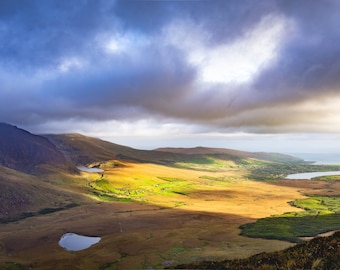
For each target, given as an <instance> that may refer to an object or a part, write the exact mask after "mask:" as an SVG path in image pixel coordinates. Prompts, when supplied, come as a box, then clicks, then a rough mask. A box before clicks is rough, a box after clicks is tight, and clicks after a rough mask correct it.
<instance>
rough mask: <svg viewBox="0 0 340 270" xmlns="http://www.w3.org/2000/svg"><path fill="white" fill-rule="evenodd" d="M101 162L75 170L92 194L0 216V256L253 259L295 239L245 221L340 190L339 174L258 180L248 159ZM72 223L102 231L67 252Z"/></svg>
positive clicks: (39, 263)
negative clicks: (201, 164)
mask: <svg viewBox="0 0 340 270" xmlns="http://www.w3.org/2000/svg"><path fill="white" fill-rule="evenodd" d="M102 168H103V169H104V170H105V174H104V175H101V174H89V173H82V175H80V176H79V177H78V178H77V179H74V178H72V185H71V186H72V188H70V190H72V192H75V193H80V192H84V193H85V194H87V195H86V196H87V197H89V198H90V200H88V202H86V203H82V204H81V205H79V206H77V207H73V208H70V209H66V210H61V211H57V212H54V213H49V214H46V215H39V216H35V217H31V218H26V219H22V220H19V221H16V222H11V223H8V224H1V225H0V262H2V263H5V262H16V263H20V264H22V265H24V266H29V267H31V268H32V269H159V268H166V267H175V266H176V265H178V264H184V263H193V262H199V261H203V260H214V261H220V260H224V259H238V258H246V257H249V256H251V255H254V254H257V253H260V252H269V251H275V250H282V249H285V248H287V247H290V246H293V245H295V244H292V243H289V242H286V241H279V240H266V239H260V238H249V237H245V236H242V235H240V228H239V227H240V225H242V224H246V223H251V222H255V221H256V220H257V219H259V218H264V217H268V216H270V215H277V214H283V213H285V212H292V211H295V212H299V211H303V210H302V209H298V208H296V207H293V206H291V205H289V204H288V202H290V201H293V200H296V199H303V198H306V196H305V194H330V191H331V193H332V194H333V195H337V194H340V182H337V181H336V182H332V183H331V184H330V183H329V182H327V181H294V180H280V181H275V182H259V181H250V180H248V179H247V178H246V176H245V174H244V172H243V171H242V169H240V168H234V169H229V170H227V171H222V170H217V171H208V170H205V171H201V170H189V169H185V168H174V167H167V166H162V165H155V164H136V163H126V164H120V166H118V167H117V166H112V164H109V163H107V164H103V165H102ZM70 181H71V180H70ZM54 184H56V183H54ZM58 185H59V186H60V187H62V188H67V187H68V186H69V183H67V181H66V180H64V181H63V182H61V183H58ZM117 198H118V199H117ZM67 232H73V233H78V234H82V235H89V236H100V237H102V240H101V242H99V243H98V244H96V245H94V246H92V247H91V248H89V249H87V250H83V251H78V252H68V251H66V250H64V249H62V248H61V247H60V246H59V245H58V241H59V239H60V237H61V236H62V235H63V234H64V233H67ZM19 269H20V268H19ZM23 269H24V268H23Z"/></svg>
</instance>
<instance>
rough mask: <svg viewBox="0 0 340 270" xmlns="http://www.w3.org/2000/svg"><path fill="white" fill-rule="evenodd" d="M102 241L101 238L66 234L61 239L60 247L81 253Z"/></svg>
mask: <svg viewBox="0 0 340 270" xmlns="http://www.w3.org/2000/svg"><path fill="white" fill-rule="evenodd" d="M100 240H101V238H100V237H90V236H83V235H79V234H76V233H66V234H64V235H63V236H62V237H61V238H60V240H59V246H61V247H63V248H64V249H66V250H67V251H79V250H83V249H87V248H89V247H90V246H92V245H94V244H97V243H98V242H99V241H100Z"/></svg>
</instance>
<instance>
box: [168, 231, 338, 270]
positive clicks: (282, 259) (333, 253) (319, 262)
mask: <svg viewBox="0 0 340 270" xmlns="http://www.w3.org/2000/svg"><path fill="white" fill-rule="evenodd" d="M175 268H176V269H219V270H224V269H225V270H226V269H235V270H238V269H242V270H256V269H258V270H260V269H261V270H263V269H276V270H281V269H282V270H283V269H325V270H327V269H340V232H337V233H335V234H334V235H332V236H328V237H317V238H315V239H313V240H311V241H308V242H305V243H301V244H298V245H296V246H293V247H291V248H288V249H286V250H283V251H277V252H271V253H260V254H257V255H254V256H252V257H250V258H247V259H240V260H224V261H221V262H214V261H206V262H199V263H193V264H185V265H178V266H176V267H175ZM171 269H172V268H171Z"/></svg>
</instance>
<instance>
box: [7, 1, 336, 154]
mask: <svg viewBox="0 0 340 270" xmlns="http://www.w3.org/2000/svg"><path fill="white" fill-rule="evenodd" d="M339 25H340V1H337V0H320V1H319V0H299V1H295V0H261V1H253V0H244V1H239V0H228V1H225V0H209V1H208V0H188V1H186V0H173V1H171V0H163V1H161V0H159V1H157V0H149V1H148V0H116V1H114V0H112V1H110V0H88V1H86V0H72V1H59V0H54V1H50V0H44V1H41V0H37V1H33V0H25V1H23V0H1V1H0V122H6V123H11V124H14V125H17V126H19V127H21V128H25V129H27V130H29V131H31V132H33V133H71V132H79V133H82V134H85V135H89V136H95V137H99V138H102V139H105V140H109V141H112V142H115V143H120V144H125V145H129V146H132V147H137V148H140V149H152V148H156V147H163V146H178V147H193V146H212V147H226V148H234V149H241V150H249V151H272V152H276V151H279V152H287V153H288V152H289V153H292V152H296V153H302V152H318V151H319V152H320V151H321V152H334V153H340V125H339V124H340V61H339V59H340V31H339Z"/></svg>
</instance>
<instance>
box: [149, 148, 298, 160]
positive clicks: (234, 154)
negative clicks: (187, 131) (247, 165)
mask: <svg viewBox="0 0 340 270" xmlns="http://www.w3.org/2000/svg"><path fill="white" fill-rule="evenodd" d="M155 151H161V152H169V153H177V154H185V155H213V156H220V157H222V158H226V159H228V157H229V158H234V159H235V158H239V159H242V158H255V159H259V160H266V161H274V162H294V163H296V162H298V163H303V162H304V161H303V159H301V158H297V157H293V156H290V155H285V154H280V153H265V152H247V151H240V150H234V149H227V148H211V147H195V148H172V147H165V148H157V149H155Z"/></svg>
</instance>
